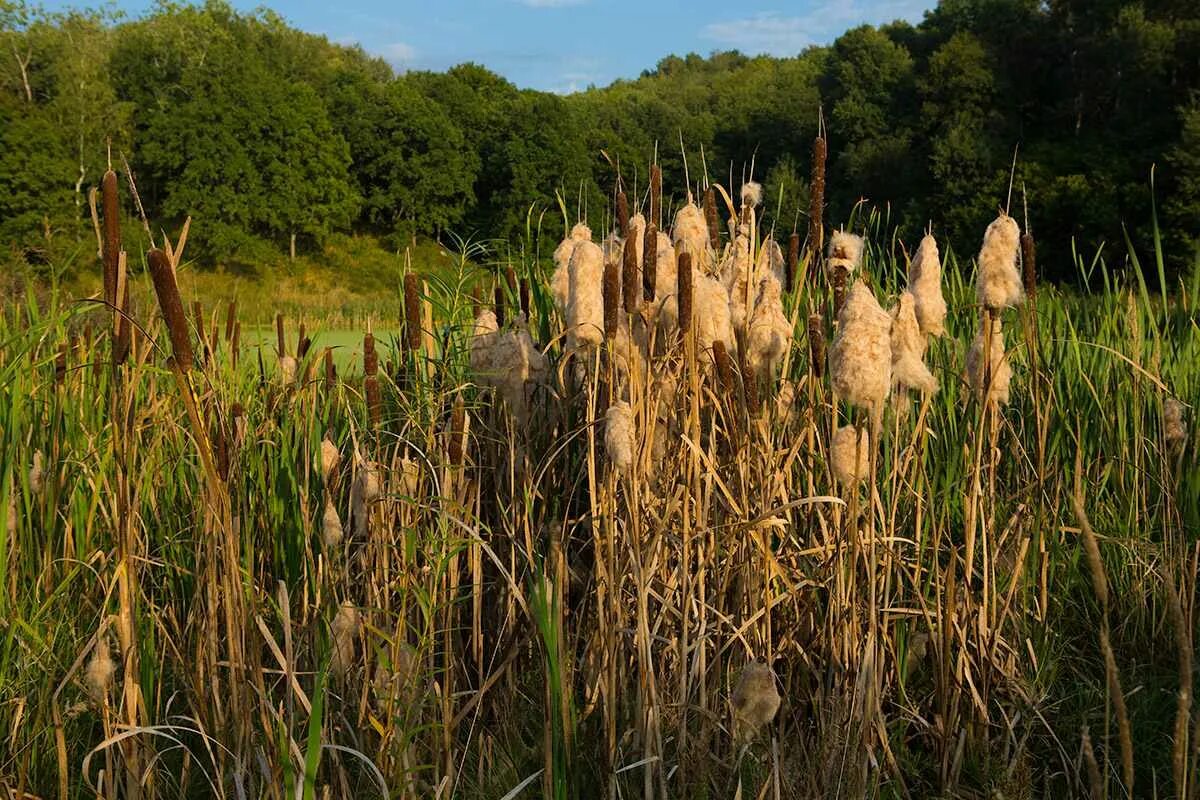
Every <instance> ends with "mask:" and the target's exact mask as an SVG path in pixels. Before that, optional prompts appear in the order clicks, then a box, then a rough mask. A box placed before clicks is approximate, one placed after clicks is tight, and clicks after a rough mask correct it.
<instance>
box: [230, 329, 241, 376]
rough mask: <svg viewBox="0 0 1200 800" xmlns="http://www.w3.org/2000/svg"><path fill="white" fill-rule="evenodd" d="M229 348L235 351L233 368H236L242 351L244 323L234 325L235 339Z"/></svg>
mask: <svg viewBox="0 0 1200 800" xmlns="http://www.w3.org/2000/svg"><path fill="white" fill-rule="evenodd" d="M229 347H230V349H231V350H232V351H233V366H234V367H235V368H236V367H237V363H238V356H239V355H241V350H242V323H240V322H235V323H233V339H232V341H231V342H230V344H229Z"/></svg>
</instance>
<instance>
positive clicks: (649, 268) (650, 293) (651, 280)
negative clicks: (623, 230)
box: [642, 222, 658, 303]
mask: <svg viewBox="0 0 1200 800" xmlns="http://www.w3.org/2000/svg"><path fill="white" fill-rule="evenodd" d="M657 280H658V227H657V226H656V225H655V224H654V223H653V222H649V223H647V224H646V234H645V239H644V241H643V242H642V299H643V300H645V301H646V302H647V303H653V302H654V289H655V284H656V283H657Z"/></svg>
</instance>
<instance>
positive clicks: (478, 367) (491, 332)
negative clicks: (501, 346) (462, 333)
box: [470, 308, 500, 382]
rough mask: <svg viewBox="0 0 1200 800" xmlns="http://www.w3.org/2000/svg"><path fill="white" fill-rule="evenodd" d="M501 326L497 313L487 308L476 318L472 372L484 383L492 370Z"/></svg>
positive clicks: (473, 336)
mask: <svg viewBox="0 0 1200 800" xmlns="http://www.w3.org/2000/svg"><path fill="white" fill-rule="evenodd" d="M499 330H500V325H499V324H498V323H497V321H496V312H495V311H493V310H492V309H490V308H485V309H484V310H482V311H480V312H479V316H478V317H476V318H475V328H474V330H472V332H471V356H470V360H471V371H472V372H474V373H475V374H476V376H485V377H480V381H481V382H484V381H485V380H486V376H487V375H489V374H490V373H491V370H492V350H493V349H494V348H495V345H496V339H497V338H499Z"/></svg>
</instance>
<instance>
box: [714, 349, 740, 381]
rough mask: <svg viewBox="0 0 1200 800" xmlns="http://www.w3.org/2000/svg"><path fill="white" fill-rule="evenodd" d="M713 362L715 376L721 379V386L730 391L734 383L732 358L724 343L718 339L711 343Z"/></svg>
mask: <svg viewBox="0 0 1200 800" xmlns="http://www.w3.org/2000/svg"><path fill="white" fill-rule="evenodd" d="M712 354H713V363H714V364H716V365H717V377H718V378H720V380H721V387H722V388H723V389H724V390H725V391H727V392H728V391H732V390H733V387H734V386H735V385H736V382H735V380H734V375H733V359H731V358H730V357H729V351H728V350H726V349H725V343H724V342H722V341H721V340H720V339H718V340H717V341H715V342H713V344H712Z"/></svg>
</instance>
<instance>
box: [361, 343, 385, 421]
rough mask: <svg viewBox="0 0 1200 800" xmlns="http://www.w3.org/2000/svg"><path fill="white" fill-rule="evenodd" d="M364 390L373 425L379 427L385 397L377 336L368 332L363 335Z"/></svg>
mask: <svg viewBox="0 0 1200 800" xmlns="http://www.w3.org/2000/svg"><path fill="white" fill-rule="evenodd" d="M363 373H364V375H365V377H364V378H363V391H364V393H365V394H366V396H367V415H368V417H370V420H371V426H372V427H375V428H378V427H379V423H380V420H381V418H382V410H383V397H382V395H381V394H380V390H379V354H378V353H376V351H375V337H374V336H373V335H372V334H370V333H368V334H366V335H365V336H364V337H363Z"/></svg>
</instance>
